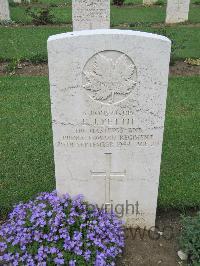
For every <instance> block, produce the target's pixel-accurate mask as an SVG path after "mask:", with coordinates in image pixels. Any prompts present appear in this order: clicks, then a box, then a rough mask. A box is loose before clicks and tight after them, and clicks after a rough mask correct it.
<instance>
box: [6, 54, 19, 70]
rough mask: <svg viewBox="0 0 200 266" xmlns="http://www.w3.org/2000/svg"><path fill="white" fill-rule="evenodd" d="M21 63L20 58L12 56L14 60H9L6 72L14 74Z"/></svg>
mask: <svg viewBox="0 0 200 266" xmlns="http://www.w3.org/2000/svg"><path fill="white" fill-rule="evenodd" d="M19 63H20V60H19V59H18V58H12V60H11V61H10V62H8V64H7V65H6V68H5V70H6V72H7V73H9V74H14V73H15V70H16V69H17V67H18V65H19Z"/></svg>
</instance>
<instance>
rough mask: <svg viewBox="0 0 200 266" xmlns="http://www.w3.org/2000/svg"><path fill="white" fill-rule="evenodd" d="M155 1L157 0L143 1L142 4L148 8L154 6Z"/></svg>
mask: <svg viewBox="0 0 200 266" xmlns="http://www.w3.org/2000/svg"><path fill="white" fill-rule="evenodd" d="M157 1H158V0H143V4H144V5H148V6H150V5H153V4H155V3H156V2H157Z"/></svg>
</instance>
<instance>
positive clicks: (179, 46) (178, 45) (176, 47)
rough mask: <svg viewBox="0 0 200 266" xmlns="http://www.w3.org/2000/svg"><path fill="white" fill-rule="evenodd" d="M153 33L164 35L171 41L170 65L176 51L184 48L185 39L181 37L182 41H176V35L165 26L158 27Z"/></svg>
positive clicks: (173, 60)
mask: <svg viewBox="0 0 200 266" xmlns="http://www.w3.org/2000/svg"><path fill="white" fill-rule="evenodd" d="M155 33H157V34H160V35H163V36H166V37H167V38H169V39H170V40H171V42H172V44H171V57H170V65H174V64H175V61H176V59H177V58H176V51H177V50H179V49H184V48H185V41H186V39H183V40H182V42H177V41H176V39H175V38H176V35H175V33H174V32H168V31H167V29H166V28H165V27H162V28H160V29H157V30H156V31H155Z"/></svg>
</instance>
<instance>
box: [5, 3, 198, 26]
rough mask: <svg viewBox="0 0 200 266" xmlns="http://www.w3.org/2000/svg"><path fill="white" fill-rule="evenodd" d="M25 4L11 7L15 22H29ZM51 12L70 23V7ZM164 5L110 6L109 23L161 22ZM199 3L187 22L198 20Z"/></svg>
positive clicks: (164, 9) (163, 16)
mask: <svg viewBox="0 0 200 266" xmlns="http://www.w3.org/2000/svg"><path fill="white" fill-rule="evenodd" d="M26 8H27V7H26V6H16V7H11V9H10V10H11V19H12V20H13V21H15V22H17V23H25V24H30V23H31V21H32V19H31V17H29V16H28V15H27V14H26V12H25V9H26ZM51 10H52V14H53V15H54V16H55V19H54V23H64V24H69V23H72V14H71V12H72V10H71V7H52V8H51ZM165 13H166V6H153V7H143V6H136V7H131V8H130V7H128V6H127V7H126V6H125V7H120V8H118V7H115V6H112V7H111V25H115V26H117V25H119V24H123V23H127V24H133V23H136V22H143V23H145V22H151V23H161V22H162V23H163V22H164V21H165ZM199 13H200V5H195V6H191V8H190V12H189V22H191V23H198V22H200V16H199Z"/></svg>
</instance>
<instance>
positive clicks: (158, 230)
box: [117, 212, 186, 266]
mask: <svg viewBox="0 0 200 266" xmlns="http://www.w3.org/2000/svg"><path fill="white" fill-rule="evenodd" d="M180 230H181V225H180V214H179V213H178V212H165V213H160V214H158V215H157V220H156V227H155V231H147V230H141V231H140V232H139V230H138V231H137V232H136V231H135V229H126V244H125V248H124V252H123V255H122V257H121V258H119V259H118V262H117V266H123V265H125V266H141V265H142V266H156V265H162V266H177V265H182V266H183V265H186V263H185V262H182V261H181V260H180V259H179V257H178V256H177V251H178V250H180V248H179V245H178V238H179V235H180ZM143 236H144V237H143Z"/></svg>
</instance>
